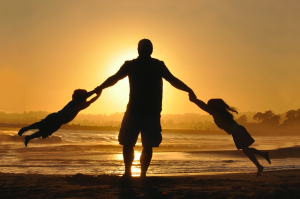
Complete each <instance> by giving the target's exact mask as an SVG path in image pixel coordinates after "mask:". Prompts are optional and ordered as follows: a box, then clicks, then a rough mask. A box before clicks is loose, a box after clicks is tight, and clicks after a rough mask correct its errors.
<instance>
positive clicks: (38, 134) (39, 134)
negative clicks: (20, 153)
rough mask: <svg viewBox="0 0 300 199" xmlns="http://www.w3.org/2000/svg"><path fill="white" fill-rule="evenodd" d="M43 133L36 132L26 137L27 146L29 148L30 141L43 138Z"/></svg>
mask: <svg viewBox="0 0 300 199" xmlns="http://www.w3.org/2000/svg"><path fill="white" fill-rule="evenodd" d="M42 134H43V133H42V132H41V131H37V132H35V133H34V134H31V135H27V136H26V137H25V142H24V143H25V146H26V147H27V144H28V142H29V141H30V140H32V139H34V138H39V137H42Z"/></svg>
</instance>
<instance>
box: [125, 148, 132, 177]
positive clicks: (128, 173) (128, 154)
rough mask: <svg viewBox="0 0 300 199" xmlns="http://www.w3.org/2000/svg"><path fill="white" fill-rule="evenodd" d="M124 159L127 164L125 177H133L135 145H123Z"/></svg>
mask: <svg viewBox="0 0 300 199" xmlns="http://www.w3.org/2000/svg"><path fill="white" fill-rule="evenodd" d="M123 160H124V164H125V173H124V175H123V176H124V177H131V166H132V162H133V160H134V150H133V146H125V145H124V146H123Z"/></svg>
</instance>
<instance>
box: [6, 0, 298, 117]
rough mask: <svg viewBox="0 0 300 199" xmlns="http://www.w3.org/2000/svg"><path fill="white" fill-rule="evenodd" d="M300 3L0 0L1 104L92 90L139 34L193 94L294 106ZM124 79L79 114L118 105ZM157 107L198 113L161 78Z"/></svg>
mask: <svg viewBox="0 0 300 199" xmlns="http://www.w3.org/2000/svg"><path fill="white" fill-rule="evenodd" d="M299 10H300V1H294V0H285V1H282V0H244V1H240V0H193V1H192V0H185V1H182V0H164V1H158V0H157V1H156V0H155V1H153V0H152V1H140V0H126V1H123V0H119V1H118V0H112V1H107V0H84V1H82V0H62V1H49V0H28V1H23V0H1V1H0V91H1V98H0V110H2V111H6V112H20V113H21V112H24V111H41V110H42V111H48V112H55V111H58V110H60V109H61V108H62V107H63V106H64V105H66V104H67V103H68V102H69V101H70V100H71V95H72V93H73V90H75V89H77V88H84V89H87V90H92V89H94V88H95V87H96V86H98V85H100V84H101V83H102V82H103V81H104V80H105V79H106V78H107V77H109V76H110V75H113V74H114V73H115V72H117V70H118V69H119V67H120V66H121V65H122V64H123V63H124V61H125V60H130V59H134V58H136V57H137V55H138V54H137V50H136V48H137V43H138V41H139V40H140V39H143V38H148V39H150V40H151V41H152V43H153V46H154V52H153V55H152V57H154V58H157V59H160V60H163V61H164V62H165V64H166V66H167V67H168V68H169V70H170V71H171V72H172V74H173V75H174V76H176V77H178V78H179V79H181V80H182V81H183V82H185V83H186V84H187V85H188V86H189V87H191V88H192V89H193V90H194V92H195V93H196V95H197V96H198V98H199V99H202V100H204V101H207V100H208V99H210V98H216V97H218V98H223V99H224V100H225V101H227V102H228V104H229V105H231V106H234V107H237V108H238V109H239V110H240V111H266V110H273V111H275V113H283V112H286V111H287V110H290V109H299V108H300V89H299V86H300V78H299V74H300V58H299V54H300V25H299V24H300V12H299ZM128 95H129V89H128V79H127V78H126V79H124V80H122V81H120V82H119V83H117V84H116V85H115V86H114V87H111V88H108V89H106V90H104V91H103V93H102V95H101V97H100V98H99V100H97V101H96V102H95V103H94V104H92V105H91V106H90V107H89V108H88V109H86V110H84V111H83V112H82V113H93V114H104V113H106V114H110V113H114V112H124V111H125V110H126V105H127V102H128ZM162 113H163V114H166V113H173V114H175V113H204V112H203V111H201V110H199V109H198V108H197V107H196V106H195V105H194V104H192V103H190V102H189V100H188V96H187V94H186V93H185V92H182V91H179V90H176V89H175V88H173V87H172V86H170V84H169V83H168V82H164V94H163V112H162Z"/></svg>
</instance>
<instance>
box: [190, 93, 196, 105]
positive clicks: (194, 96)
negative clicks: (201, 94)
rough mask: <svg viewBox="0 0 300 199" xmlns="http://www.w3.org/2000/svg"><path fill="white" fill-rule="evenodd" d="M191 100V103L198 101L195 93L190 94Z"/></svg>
mask: <svg viewBox="0 0 300 199" xmlns="http://www.w3.org/2000/svg"><path fill="white" fill-rule="evenodd" d="M189 99H190V101H191V102H195V101H196V100H197V96H196V95H195V93H194V91H190V92H189Z"/></svg>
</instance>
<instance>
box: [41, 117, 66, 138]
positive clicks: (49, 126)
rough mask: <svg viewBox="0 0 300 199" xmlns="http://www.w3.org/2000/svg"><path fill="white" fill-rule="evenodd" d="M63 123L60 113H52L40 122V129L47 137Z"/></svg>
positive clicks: (43, 135)
mask: <svg viewBox="0 0 300 199" xmlns="http://www.w3.org/2000/svg"><path fill="white" fill-rule="evenodd" d="M61 125H62V123H61V121H60V119H59V115H58V113H51V114H50V115H48V116H47V117H46V118H45V119H42V120H41V121H40V122H39V128H38V129H39V130H40V132H42V137H43V138H46V137H48V136H50V135H52V133H54V132H55V131H57V130H58V129H59V128H60V126H61Z"/></svg>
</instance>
